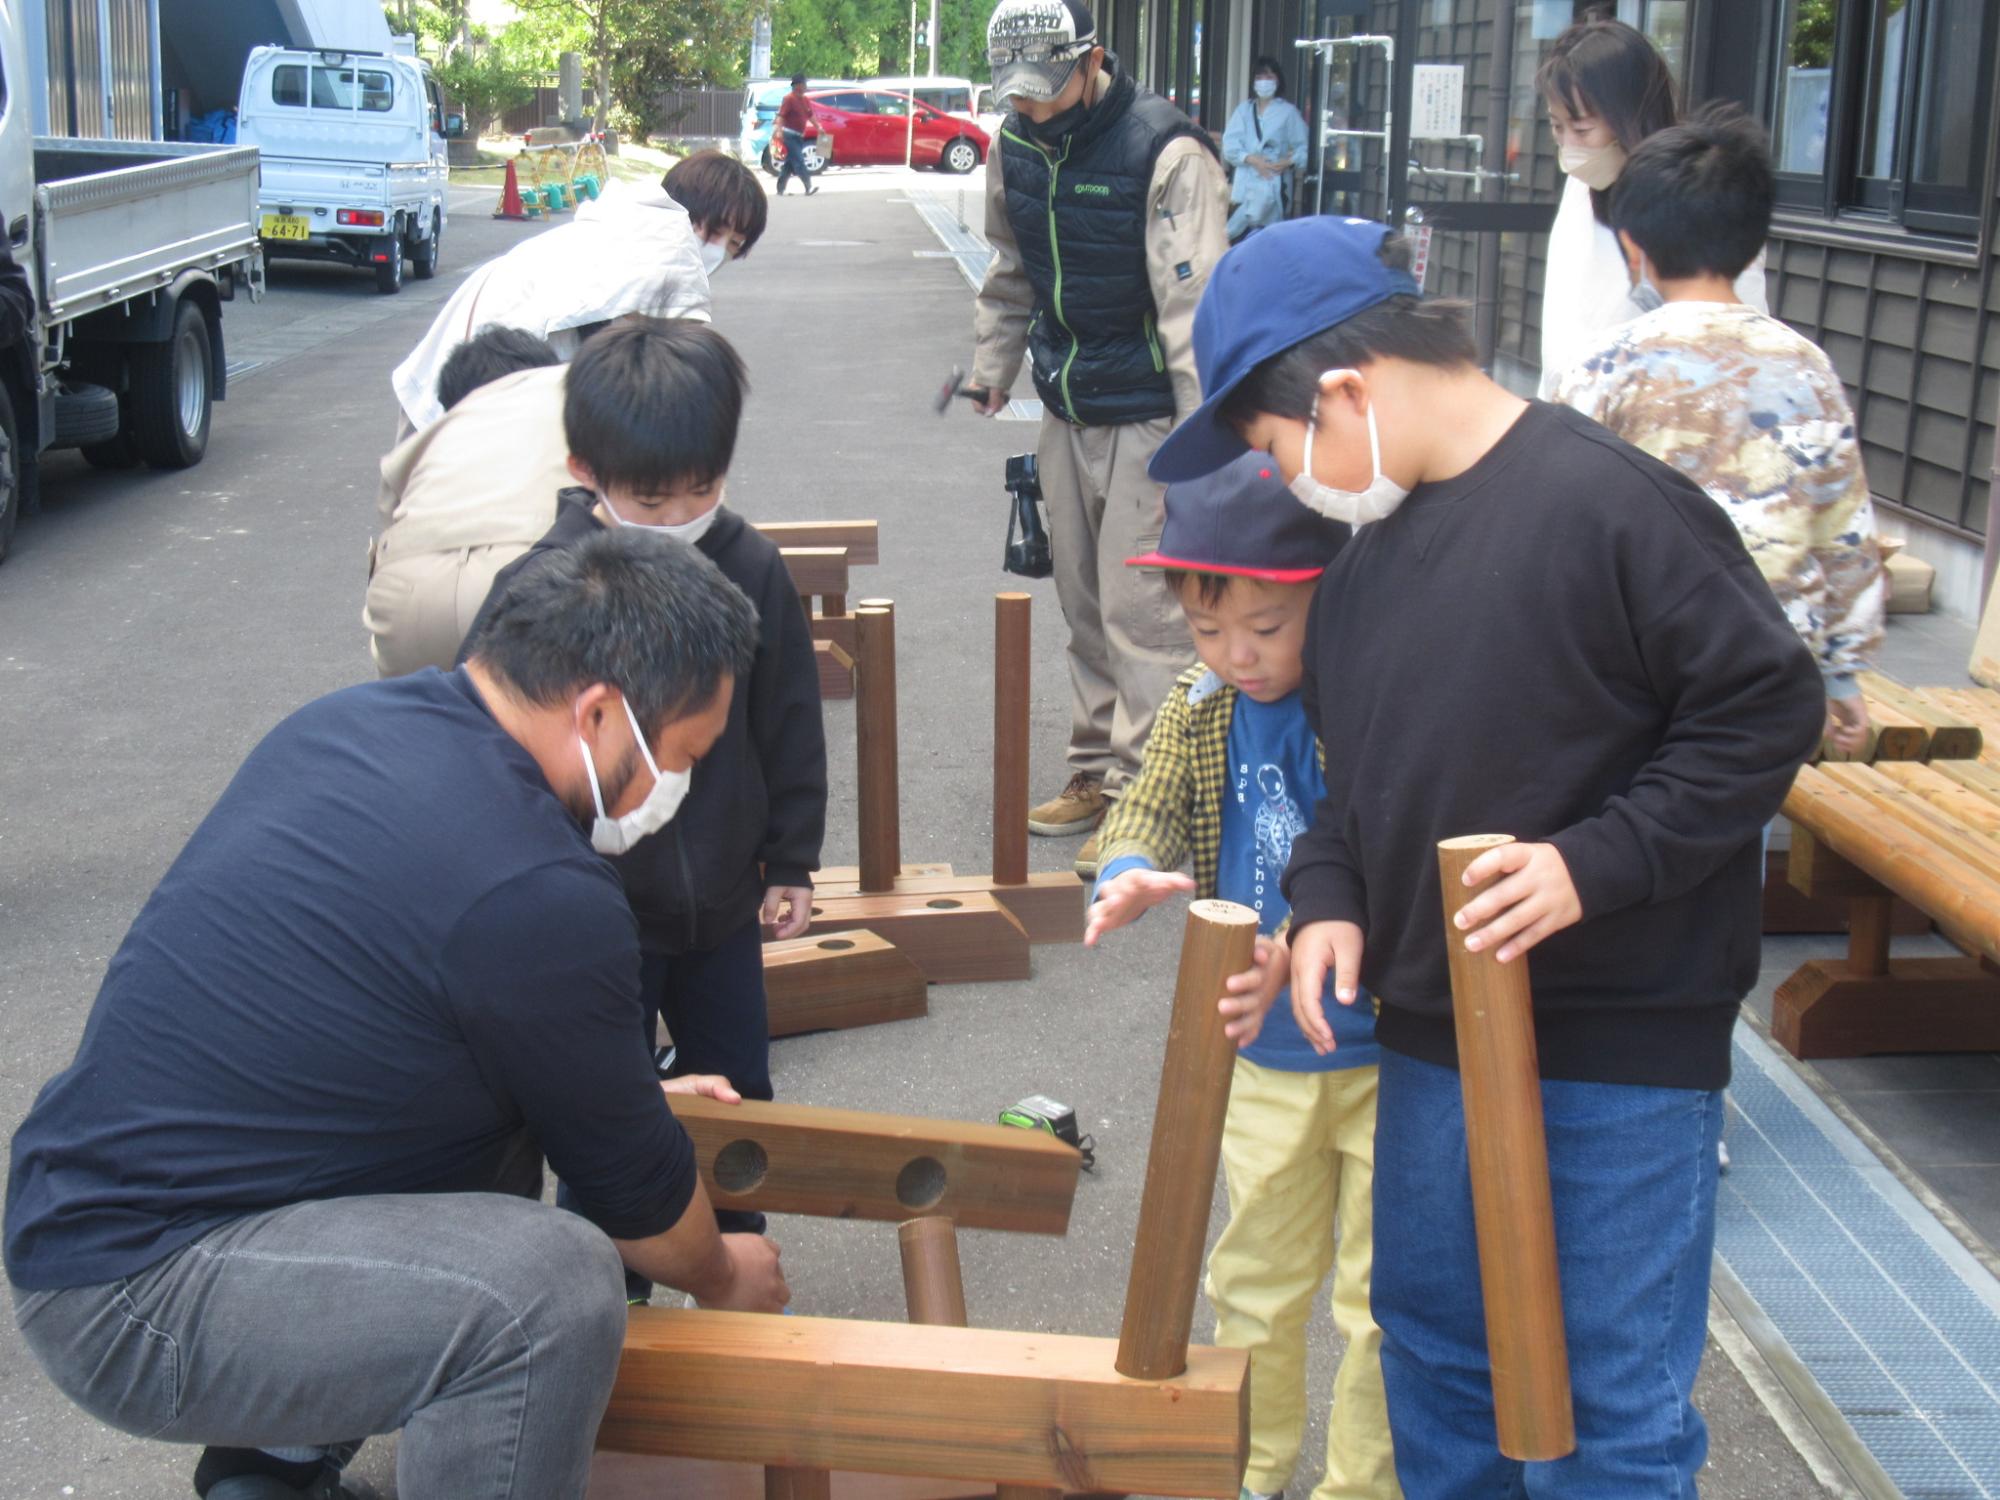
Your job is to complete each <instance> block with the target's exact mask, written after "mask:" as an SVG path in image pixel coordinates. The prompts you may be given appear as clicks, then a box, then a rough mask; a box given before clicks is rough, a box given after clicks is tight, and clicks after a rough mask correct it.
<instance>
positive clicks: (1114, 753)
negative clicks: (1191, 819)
mask: <svg viewBox="0 0 2000 1500" xmlns="http://www.w3.org/2000/svg"><path fill="white" fill-rule="evenodd" d="M1172 428H1173V423H1171V422H1169V421H1167V420H1165V419H1164V418H1162V419H1160V420H1158V421H1153V422H1133V423H1130V424H1127V425H1125V426H1122V427H1072V426H1070V425H1069V423H1067V422H1065V421H1063V420H1062V419H1061V418H1059V417H1055V416H1052V415H1051V416H1044V417H1043V418H1042V434H1041V439H1040V441H1039V442H1038V443H1037V444H1036V447H1035V454H1036V460H1037V462H1038V463H1039V464H1040V465H1041V475H1042V498H1043V500H1044V501H1046V502H1047V504H1048V508H1049V543H1050V546H1051V547H1052V548H1053V550H1054V553H1055V578H1056V598H1057V599H1058V600H1059V601H1060V602H1061V604H1062V612H1063V618H1064V620H1066V621H1067V622H1068V624H1069V681H1070V709H1071V713H1070V721H1071V722H1070V734H1069V768H1070V770H1071V771H1081V772H1083V773H1085V774H1086V775H1090V776H1096V777H1101V778H1102V779H1103V782H1104V791H1105V795H1107V796H1109V797H1116V796H1117V795H1118V793H1119V792H1120V791H1121V790H1123V788H1124V786H1125V784H1126V783H1127V782H1129V781H1131V780H1132V779H1133V777H1135V776H1137V775H1138V774H1139V759H1140V756H1141V755H1142V754H1143V753H1144V751H1145V748H1146V735H1147V734H1148V732H1149V731H1151V729H1152V727H1153V714H1154V712H1155V711H1156V710H1157V709H1158V708H1159V706H1160V704H1161V702H1162V701H1163V700H1164V699H1165V698H1166V696H1167V693H1168V691H1169V690H1170V689H1171V688H1172V687H1173V685H1174V679H1175V678H1176V677H1178V676H1179V675H1180V674H1181V673H1182V672H1183V671H1185V670H1186V669H1187V668H1188V667H1189V666H1191V665H1192V664H1193V662H1194V646H1193V643H1192V641H1191V640H1190V638H1189V636H1188V628H1187V620H1186V618H1185V617H1184V616H1183V615H1182V614H1181V609H1180V605H1179V603H1178V602H1177V601H1176V600H1175V599H1174V597H1173V595H1172V594H1170V593H1169V592H1168V590H1167V586H1166V584H1165V582H1164V581H1163V580H1162V579H1161V577H1160V574H1159V572H1158V570H1156V569H1140V568H1128V567H1126V566H1125V559H1126V558H1128V557H1136V556H1138V555H1140V554H1141V553H1145V552H1150V551H1152V550H1153V549H1154V547H1156V546H1157V545H1158V544H1159V540H1160V525H1161V522H1162V521H1163V520H1164V519H1165V516H1166V507H1165V503H1164V498H1163V497H1164V491H1163V490H1162V489H1161V487H1160V486H1159V485H1157V484H1155V483H1154V482H1153V481H1152V480H1150V479H1148V478H1147V477H1146V464H1147V462H1148V461H1149V460H1150V459H1151V458H1152V456H1153V452H1154V450H1155V449H1157V448H1158V447H1159V446H1160V444H1161V442H1162V441H1163V440H1164V439H1165V438H1166V435H1167V433H1168V432H1169V431H1171V430H1172Z"/></svg>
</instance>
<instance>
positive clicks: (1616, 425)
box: [1556, 107, 1883, 752]
mask: <svg viewBox="0 0 2000 1500" xmlns="http://www.w3.org/2000/svg"><path fill="white" fill-rule="evenodd" d="M1775 191H1776V188H1775V182H1774V179H1773V177H1772V172H1771V160H1770V154H1769V151H1768V149H1767V148H1766V146H1765V142H1764V136H1763V131H1762V130H1761V128H1760V127H1758V126H1757V125H1756V124H1755V123H1754V122H1752V121H1751V120H1749V119H1748V118H1747V117H1745V116H1744V115H1743V114H1742V113H1741V112H1740V111H1737V110H1735V109H1733V108H1728V107H1720V108H1714V109H1710V110H1707V111H1704V112H1702V113H1701V114H1700V115H1698V116H1697V117H1696V118H1695V119H1694V120H1692V121H1691V122H1689V123H1688V124H1685V125H1677V126H1674V127H1672V128H1670V129H1667V130H1662V131H1659V132H1658V133H1656V134H1654V135H1652V136H1649V137H1647V139H1646V141H1645V142H1644V144H1642V145H1641V146H1640V147H1639V148H1638V149H1637V150H1635V151H1634V152H1633V153H1632V159H1631V161H1630V162H1629V163H1628V164H1627V166H1626V168H1625V171H1624V173H1623V174H1622V175H1621V176H1620V177H1619V179H1618V184H1617V186H1616V187H1615V188H1614V189H1613V190H1612V194H1611V224H1612V227H1613V228H1614V229H1616V230H1617V231H1618V239H1619V243H1620V244H1622V245H1623V246H1624V248H1625V254H1626V257H1627V260H1628V261H1629V263H1630V264H1631V267H1632V273H1633V278H1634V280H1635V281H1636V282H1637V283H1638V285H1639V287H1640V289H1641V292H1642V293H1645V292H1647V291H1648V290H1649V289H1652V288H1656V289H1657V291H1658V294H1659V301H1660V304H1661V305H1659V306H1657V307H1656V308H1654V309H1653V311H1651V312H1648V313H1646V314H1644V315H1643V316H1641V317H1638V318H1635V319H1633V320H1632V321H1631V322H1630V323H1627V324H1625V325H1624V326H1623V327H1622V328H1620V329H1618V330H1617V331H1616V332H1615V333H1614V334H1613V335H1611V337H1610V338H1609V339H1608V340H1607V342H1605V344H1604V345H1603V346H1602V347H1601V348H1600V349H1598V351H1597V352H1596V353H1594V354H1592V355H1591V356H1589V357H1588V358H1587V359H1585V360H1583V361H1582V362H1581V363H1580V364H1578V365H1577V366H1576V367H1575V368H1573V369H1571V370H1569V371H1568V372H1566V373H1565V374H1564V375H1563V376H1562V377H1561V379H1560V380H1559V381H1558V382H1557V386H1556V399H1557V400H1559V401H1563V402H1566V403H1567V404H1568V405H1570V406H1573V407H1575V408H1576V409H1577V410H1578V411H1580V412H1582V413H1584V415H1586V416H1589V417H1592V418H1595V419H1596V420H1597V421H1599V422H1601V423H1603V424H1604V426H1606V427H1608V428H1610V429H1611V431H1613V432H1614V433H1616V434H1617V435H1618V436H1619V437H1621V438H1623V439H1625V441H1627V442H1628V443H1631V444H1632V445H1633V446H1635V447H1638V448H1642V449H1644V450H1645V451H1646V452H1647V453H1650V454H1652V455H1653V456H1654V457H1655V458H1657V459H1659V460H1660V461H1661V462H1663V463H1666V464H1670V465H1672V466H1673V467H1674V468H1676V469H1678V470H1679V471H1680V472H1681V473H1682V474H1684V475H1686V476H1687V477H1688V478H1689V479H1691V480H1693V481H1694V482H1695V483H1696V484H1699V485H1700V486H1701V487H1702V488H1703V489H1704V490H1706V491H1707V492H1708V493H1709V495H1710V496H1711V497H1712V498H1713V499H1715V500H1716V501H1717V503H1719V504H1720V505H1721V506H1722V507H1723V509H1724V510H1725V511H1727V512H1728V513H1729V516H1730V519H1731V520H1733V521H1734V522H1735V523H1736V529H1737V531H1738V532H1740V533H1741V534H1742V537H1743V543H1744V545H1745V546H1746V547H1747V548H1748V549H1749V551H1750V556H1751V558H1752V559H1753V560H1754V561H1755V562H1756V564H1757V567H1758V570H1759V571H1760V572H1761V573H1762V574H1763V575H1764V578H1765V580H1766V581H1767V582H1769V583H1770V585H1771V588H1772V591H1773V592H1774V593H1776V595H1777V596H1778V602H1779V603H1780V604H1781V605H1783V606H1784V610H1785V614H1786V615H1787V617H1788V618H1789V619H1790V620H1791V622H1792V625H1793V627H1794V628H1795V629H1796V630H1797V631H1798V632H1799V634H1800V636H1801V637H1803V638H1804V640H1805V643H1806V644H1807V646H1809V647H1810V648H1811V649H1812V651H1813V654H1814V656H1815V657H1816V658H1817V660H1818V662H1819V667H1820V673H1821V676H1822V677H1823V678H1824V680H1825V682H1826V695H1827V735H1828V738H1829V739H1830V740H1831V741H1832V743H1833V745H1834V746H1835V748H1837V749H1839V750H1842V751H1847V752H1853V751H1856V750H1859V749H1860V748H1861V747H1862V746H1863V745H1864V744H1865V743H1866V741H1867V734H1868V711H1867V708H1866V707H1865V705H1864V704H1863V701H1862V698H1861V689H1860V685H1859V684H1858V683H1857V682H1856V681H1855V674H1856V673H1857V672H1859V671H1861V670H1863V669H1865V668H1866V667H1867V666H1868V664H1869V662H1870V659H1871V658H1872V656H1873V654H1874V651H1875V649H1876V647H1877V646H1878V645H1879V644H1880V642H1881V639H1882V603H1883V576H1882V562H1881V556H1880V553H1879V552H1878V550H1877V548H1876V543H1875V509H1874V505H1873V503H1872V502H1871V501H1870V499H1869V493H1868V481H1867V478H1866V476H1865V475H1864V474H1863V473H1862V469H1861V449H1860V442H1859V439H1858V437H1857V435H1856V432H1855V426H1854V413H1853V412H1852V410H1851V409H1850V408H1849V407H1848V404H1847V397H1846V394H1845V392H1844V391H1843V390H1842V389H1841V384H1840V377H1839V376H1838V375H1836V374H1835V373H1834V370H1833V366H1832V365H1831V363H1830V362H1829V361H1828V360H1827V357H1826V355H1825V353H1824V352H1823V351H1822V350H1821V349H1820V348H1819V346H1818V345H1816V344H1814V343H1812V342H1811V341H1810V340H1809V339H1806V338H1805V337H1803V336H1802V335H1800V334H1798V333H1796V332H1794V331H1793V330H1792V329H1791V328H1789V327H1787V326H1786V325H1785V324H1783V323H1781V322H1779V321H1778V320H1777V319H1775V318H1772V317H1767V316H1766V315H1764V314H1763V313H1760V312H1757V311H1756V310H1755V309H1753V308H1750V307H1748V306H1746V305H1744V304H1743V303H1741V302H1739V301H1737V299H1736V294H1735V291H1734V288H1733V286H1732V283H1733V282H1734V280H1735V278H1736V277H1737V276H1738V275H1739V274H1741V272H1742V270H1743V268H1744V267H1745V266H1747V265H1749V264H1750V263H1751V261H1752V260H1754V259H1755V258H1756V256H1757V254H1758V252H1759V251H1760V250H1761V249H1762V247H1763V243H1764V240H1765V238H1766V236H1767V234H1768V233H1769V230H1770V223H1771V206H1772V203H1773V201H1774V198H1775Z"/></svg>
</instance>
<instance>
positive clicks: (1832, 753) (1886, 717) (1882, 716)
mask: <svg viewBox="0 0 2000 1500" xmlns="http://www.w3.org/2000/svg"><path fill="white" fill-rule="evenodd" d="M1930 748H1931V732H1930V730H1928V729H1926V728H1925V727H1924V726H1923V725H1922V724H1919V723H1918V722H1917V721H1916V720H1915V719H1912V718H1909V717H1907V716H1906V715H1904V714H1899V713H1897V712H1896V711H1895V710H1894V709H1893V708H1890V707H1889V706H1888V705H1886V704H1882V703H1871V704H1870V705H1869V707H1868V742H1867V743H1866V744H1865V745H1863V746H1862V747H1861V748H1860V749H1859V750H1857V751H1855V752H1854V753H1853V754H1852V755H1849V754H1846V753H1844V752H1842V751H1839V750H1835V749H1834V748H1833V746H1832V744H1831V742H1828V743H1825V744H1822V745H1821V747H1820V758H1821V759H1822V760H1826V761H1829V762H1850V763H1859V764H1869V763H1872V762H1874V761H1878V760H1922V759H1923V758H1924V757H1925V756H1926V755H1928V754H1929V753H1930Z"/></svg>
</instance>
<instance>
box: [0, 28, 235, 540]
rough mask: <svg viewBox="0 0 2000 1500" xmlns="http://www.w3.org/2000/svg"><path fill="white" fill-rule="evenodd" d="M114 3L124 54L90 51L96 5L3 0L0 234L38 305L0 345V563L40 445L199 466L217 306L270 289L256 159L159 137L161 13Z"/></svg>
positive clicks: (219, 374)
mask: <svg viewBox="0 0 2000 1500" xmlns="http://www.w3.org/2000/svg"><path fill="white" fill-rule="evenodd" d="M109 3H110V4H111V5H112V7H113V9H114V10H115V11H116V12H117V13H118V14H117V15H116V16H115V17H114V22H115V23H116V24H114V28H113V40H114V41H116V40H117V39H118V38H121V37H122V38H125V39H127V41H128V45H126V46H124V47H110V46H103V45H101V35H102V33H101V30H100V25H99V22H100V19H101V15H102V11H101V9H100V7H99V6H98V5H96V4H89V5H88V11H87V13H85V12H84V11H83V10H81V9H79V7H78V6H77V5H76V4H75V3H74V0H0V225H4V228H5V232H6V235H7V240H8V244H9V247H10V249H11V251H12V254H13V257H14V259H15V260H16V261H17V262H18V263H19V265H20V266H21V268H22V270H23V271H24V272H25V273H26V276H27V280H28V283H29V286H30V287H31V288H32V290H33V304H34V305H33V308H32V310H31V311H30V314H29V317H28V326H27V329H26V332H25V333H24V335H23V336H22V337H21V339H20V340H19V341H18V342H17V343H15V344H14V345H12V346H9V347H7V348H5V349H0V557H4V556H5V555H6V551H7V547H8V544H9V543H10V542H11V541H12V540H13V535H14V528H15V522H16V520H17V518H18V516H19V514H20V511H21V509H22V504H23V501H24V500H26V501H28V502H30V504H32V501H33V499H34V497H35V494H36V483H37V477H36V476H37V468H36V461H37V457H38V455H40V454H41V453H43V452H45V451H46V450H48V449H51V448H81V449H82V450H83V455H84V457H85V458H86V459H87V460H88V461H89V462H90V463H91V464H93V465H94V466H96V467H98V468H127V467H130V466H132V465H134V464H137V463H140V462H142V461H143V462H145V463H147V464H150V465H152V466H153V467H155V468H167V469H181V468H187V467H188V466H190V465H192V464H195V463H199V462H200V461H201V457H202V454H203V453H204V452H205V451H206V449H207V447H208V432H209V407H210V403H211V402H213V401H218V400H220V399H222V396H223V394H224V392H225V390H226V385H227V381H226V376H227V369H228V366H227V363H226V361H225V359H224V357H223V348H222V304H223V303H225V302H228V301H230V300H232V299H233V298H234V297H235V296H236V294H237V293H238V292H239V291H242V292H246V293H247V294H248V295H249V296H250V297H252V298H253V299H254V298H255V297H257V296H259V295H261V293H262V291H263V284H264V267H263V260H262V257H261V255H260V253H259V251H258V247H257V153H256V152H255V151H254V150H250V149H247V148H243V147H235V146H212V145H199V144H190V143H182V142H169V141H161V140H159V139H157V136H158V134H159V106H158V98H159V96H158V88H157V81H158V76H159V71H158V52H157V47H158V43H157V31H156V30H152V29H151V23H152V21H153V20H155V19H156V18H157V11H149V9H148V7H147V3H146V0H109ZM133 38H136V39H137V43H136V45H131V44H130V40H131V39H133ZM149 44H150V57H149ZM38 119H39V120H41V121H43V122H45V124H46V128H47V129H48V130H50V131H52V132H55V133H52V134H40V135H38V134H36V124H37V120H38ZM114 134H118V135H122V136H124V137H125V138H122V139H113V138H111V137H112V136H113V135H114ZM79 137H84V138H79Z"/></svg>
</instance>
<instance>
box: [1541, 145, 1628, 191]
mask: <svg viewBox="0 0 2000 1500" xmlns="http://www.w3.org/2000/svg"><path fill="white" fill-rule="evenodd" d="M1557 159H1558V160H1559V161H1560V162H1561V163H1562V169H1563V170H1564V171H1565V172H1567V173H1569V175H1570V176H1572V177H1574V178H1575V179H1576V180H1577V181H1578V182H1580V183H1582V184H1583V185H1584V186H1585V187H1587V188H1590V189H1592V190H1594V191H1596V192H1600V193H1601V192H1603V191H1604V190H1605V189H1606V188H1608V187H1610V186H1611V184H1612V183H1614V182H1616V181H1617V180H1618V174H1619V173H1620V172H1622V171H1624V170H1625V148H1624V147H1623V146H1621V145H1619V144H1618V143H1617V142H1616V141H1613V142H1612V143H1611V144H1610V145H1608V146H1565V147H1563V148H1562V150H1561V151H1560V152H1558V153H1557Z"/></svg>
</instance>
